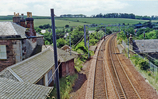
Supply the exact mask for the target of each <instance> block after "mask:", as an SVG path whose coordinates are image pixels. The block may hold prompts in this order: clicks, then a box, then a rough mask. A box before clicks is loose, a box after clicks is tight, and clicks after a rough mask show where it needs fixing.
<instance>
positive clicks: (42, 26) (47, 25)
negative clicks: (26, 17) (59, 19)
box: [39, 24, 51, 29]
mask: <svg viewBox="0 0 158 99" xmlns="http://www.w3.org/2000/svg"><path fill="white" fill-rule="evenodd" d="M39 28H40V29H48V28H51V25H50V24H44V25H40V26H39Z"/></svg>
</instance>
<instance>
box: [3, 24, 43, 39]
mask: <svg viewBox="0 0 158 99" xmlns="http://www.w3.org/2000/svg"><path fill="white" fill-rule="evenodd" d="M25 31H26V28H24V27H22V26H20V25H18V24H16V23H13V22H0V36H11V35H14V36H16V35H19V36H20V37H21V38H27V37H26V36H25ZM39 36H42V35H39V34H36V37H39Z"/></svg>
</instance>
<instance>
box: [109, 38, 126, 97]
mask: <svg viewBox="0 0 158 99" xmlns="http://www.w3.org/2000/svg"><path fill="white" fill-rule="evenodd" d="M113 38H114V36H113V37H112V39H113ZM112 39H111V40H110V41H112ZM110 43H111V42H110ZM111 46H112V45H111V44H110V46H109V51H110V57H111V63H112V67H113V70H114V73H115V76H116V79H117V82H116V81H115V84H118V85H119V86H117V87H119V88H120V89H118V88H117V89H116V90H117V92H118V94H119V96H118V97H119V99H127V97H126V94H125V91H124V89H123V87H122V84H121V81H120V79H119V77H118V73H117V71H116V68H115V64H114V62H113V58H112V51H111V50H112V49H111Z"/></svg>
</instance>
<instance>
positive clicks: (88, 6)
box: [0, 0, 129, 16]
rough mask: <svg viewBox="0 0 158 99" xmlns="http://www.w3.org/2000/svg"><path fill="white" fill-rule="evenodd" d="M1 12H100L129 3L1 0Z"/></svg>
mask: <svg viewBox="0 0 158 99" xmlns="http://www.w3.org/2000/svg"><path fill="white" fill-rule="evenodd" d="M0 2H1V3H0V14H1V15H7V14H13V12H20V13H26V12H27V11H31V12H32V13H33V14H35V15H45V16H49V15H50V9H51V8H54V9H55V14H56V15H61V14H67V13H71V14H86V15H87V14H88V15H92V14H98V13H106V12H108V11H114V10H116V9H124V8H126V7H127V6H129V4H128V3H125V2H120V1H115V0H6V1H2V0H0Z"/></svg>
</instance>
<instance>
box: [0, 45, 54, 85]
mask: <svg viewBox="0 0 158 99" xmlns="http://www.w3.org/2000/svg"><path fill="white" fill-rule="evenodd" d="M53 66H54V54H53V52H52V50H51V48H47V49H46V50H45V51H43V52H40V53H38V54H36V55H34V56H32V57H30V58H28V59H26V60H24V61H22V62H19V63H17V64H15V65H12V66H10V67H7V68H6V69H5V70H3V71H2V72H1V73H0V77H5V78H10V79H13V80H16V81H20V82H29V83H36V82H37V81H38V80H39V79H40V78H41V77H42V76H43V75H44V74H45V73H47V72H48V71H49V70H50V69H51V68H52V67H53Z"/></svg>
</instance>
